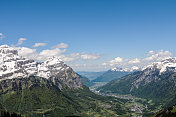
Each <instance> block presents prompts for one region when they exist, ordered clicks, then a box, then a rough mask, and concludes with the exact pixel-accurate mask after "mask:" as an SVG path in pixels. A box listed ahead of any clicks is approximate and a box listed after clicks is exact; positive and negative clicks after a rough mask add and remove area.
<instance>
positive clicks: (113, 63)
mask: <svg viewBox="0 0 176 117" xmlns="http://www.w3.org/2000/svg"><path fill="white" fill-rule="evenodd" d="M172 55H173V54H172V53H171V52H169V51H163V50H160V51H158V52H157V51H149V52H148V53H147V54H146V57H144V58H140V59H139V58H134V59H123V58H120V57H116V58H115V59H113V60H110V61H108V62H104V63H102V64H100V65H101V66H102V67H108V68H112V67H122V68H123V67H125V68H132V67H133V65H135V67H138V68H141V67H144V66H146V65H148V64H151V63H152V62H158V61H161V60H163V59H165V58H167V57H172ZM135 67H134V68H135Z"/></svg>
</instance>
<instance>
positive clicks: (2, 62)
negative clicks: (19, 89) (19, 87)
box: [0, 45, 82, 89]
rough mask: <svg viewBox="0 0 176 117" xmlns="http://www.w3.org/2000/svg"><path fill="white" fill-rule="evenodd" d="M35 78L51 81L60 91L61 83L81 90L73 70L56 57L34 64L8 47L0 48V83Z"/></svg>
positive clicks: (2, 46) (34, 62) (77, 77)
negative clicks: (8, 80)
mask: <svg viewBox="0 0 176 117" xmlns="http://www.w3.org/2000/svg"><path fill="white" fill-rule="evenodd" d="M30 76H37V77H41V78H46V79H48V80H51V81H52V82H53V83H54V84H57V85H58V87H59V88H60V89H62V85H61V84H60V82H63V84H65V85H66V86H68V87H69V88H73V89H76V88H81V87H82V83H81V80H80V78H79V76H78V75H77V74H76V73H75V72H74V71H73V69H72V68H71V67H69V66H67V65H66V64H65V63H64V62H63V61H62V60H60V59H59V58H57V57H51V58H48V60H46V61H44V62H36V61H34V60H31V59H27V58H24V57H21V56H19V55H18V51H17V50H15V49H14V48H12V47H9V46H8V45H1V46H0V81H3V80H7V79H14V78H15V79H17V78H26V77H30Z"/></svg>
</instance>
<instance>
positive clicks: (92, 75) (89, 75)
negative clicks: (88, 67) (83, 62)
mask: <svg viewBox="0 0 176 117" xmlns="http://www.w3.org/2000/svg"><path fill="white" fill-rule="evenodd" d="M77 73H78V74H80V75H82V76H85V77H87V78H88V79H89V80H94V79H96V78H97V77H99V76H100V75H102V74H103V73H105V71H101V72H87V71H77Z"/></svg>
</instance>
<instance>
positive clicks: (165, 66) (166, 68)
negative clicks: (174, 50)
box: [131, 57, 176, 90]
mask: <svg viewBox="0 0 176 117" xmlns="http://www.w3.org/2000/svg"><path fill="white" fill-rule="evenodd" d="M174 72H176V58H171V57H169V58H166V59H164V60H162V61H160V62H155V63H152V64H150V65H148V66H146V67H144V68H143V71H142V72H141V73H140V75H139V76H138V77H137V80H135V82H133V86H132V89H133V88H134V87H136V88H138V87H139V85H141V84H142V85H146V84H148V83H150V82H152V81H155V82H157V81H159V80H161V79H160V77H161V76H163V75H165V74H172V73H174ZM132 89H131V90H132Z"/></svg>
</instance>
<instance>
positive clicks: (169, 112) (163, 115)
mask: <svg viewBox="0 0 176 117" xmlns="http://www.w3.org/2000/svg"><path fill="white" fill-rule="evenodd" d="M152 117H176V105H174V106H171V107H168V108H167V109H164V110H162V111H160V112H158V113H156V114H155V115H153V116H152Z"/></svg>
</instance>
